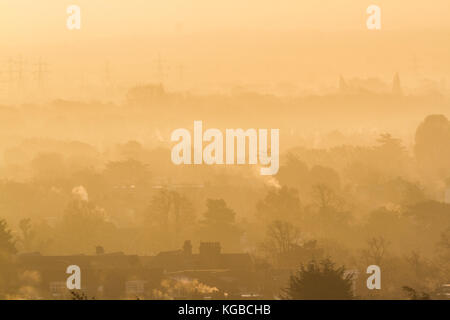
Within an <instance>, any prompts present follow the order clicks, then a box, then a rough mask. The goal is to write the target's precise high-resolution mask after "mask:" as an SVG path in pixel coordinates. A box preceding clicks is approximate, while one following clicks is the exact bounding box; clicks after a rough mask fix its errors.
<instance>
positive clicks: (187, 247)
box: [183, 240, 192, 255]
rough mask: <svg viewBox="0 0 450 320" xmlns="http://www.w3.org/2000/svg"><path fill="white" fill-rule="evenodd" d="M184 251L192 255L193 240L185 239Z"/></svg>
mask: <svg viewBox="0 0 450 320" xmlns="http://www.w3.org/2000/svg"><path fill="white" fill-rule="evenodd" d="M183 253H184V254H187V255H191V254H192V244H191V240H186V241H184V244H183Z"/></svg>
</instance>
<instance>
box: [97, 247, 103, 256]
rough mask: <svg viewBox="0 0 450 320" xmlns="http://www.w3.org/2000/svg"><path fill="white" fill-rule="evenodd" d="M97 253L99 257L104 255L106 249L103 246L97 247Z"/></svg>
mask: <svg viewBox="0 0 450 320" xmlns="http://www.w3.org/2000/svg"><path fill="white" fill-rule="evenodd" d="M95 253H96V254H97V255H101V254H104V253H105V249H103V247H102V246H96V247H95Z"/></svg>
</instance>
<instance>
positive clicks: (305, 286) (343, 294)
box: [282, 258, 354, 300]
mask: <svg viewBox="0 0 450 320" xmlns="http://www.w3.org/2000/svg"><path fill="white" fill-rule="evenodd" d="M352 277H353V274H350V273H349V274H346V273H345V267H344V266H342V267H339V268H336V267H335V264H334V263H333V262H332V261H331V260H330V259H328V258H327V259H324V260H322V261H320V262H317V261H315V260H312V261H311V262H309V263H308V264H306V265H303V264H302V265H301V267H300V270H299V271H298V272H297V273H296V274H295V275H292V276H291V277H290V279H289V286H288V287H287V288H286V289H284V290H283V293H282V297H283V298H284V299H289V300H316V299H320V300H348V299H352V298H353V297H354V295H353V290H352Z"/></svg>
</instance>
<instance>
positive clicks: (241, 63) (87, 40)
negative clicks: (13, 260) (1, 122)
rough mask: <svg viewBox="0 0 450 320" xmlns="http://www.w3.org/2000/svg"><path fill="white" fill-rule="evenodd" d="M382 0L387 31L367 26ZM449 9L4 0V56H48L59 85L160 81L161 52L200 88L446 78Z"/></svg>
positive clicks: (400, 4) (412, 2)
mask: <svg viewBox="0 0 450 320" xmlns="http://www.w3.org/2000/svg"><path fill="white" fill-rule="evenodd" d="M70 4H78V5H79V6H80V7H81V10H82V28H81V30H79V31H69V30H67V28H66V20H67V17H68V14H67V13H66V8H67V6H68V5H70ZM371 4H377V5H380V7H381V9H382V30H380V31H368V30H367V29H366V19H367V14H366V8H367V7H368V6H369V5H371ZM449 17H450V1H449V0H432V1H424V0H378V1H375V0H371V1H364V0H339V1H338V0H320V1H313V0H309V1H302V0H279V1H275V0H246V1H242V0H227V1H217V0H193V1H186V0H167V1H161V0H158V1H155V0H152V1H149V0H127V1H123V0H70V1H69V0H2V1H0V52H1V55H0V65H1V64H2V63H5V61H6V60H7V59H8V57H11V56H13V57H16V56H22V57H24V58H25V59H27V60H28V62H30V64H31V63H34V61H36V60H37V59H39V57H43V58H44V60H45V61H46V62H48V63H49V64H50V65H51V77H52V78H53V81H54V82H56V83H58V82H59V79H60V77H61V76H64V77H65V80H66V81H67V83H68V82H70V81H72V82H74V83H77V85H78V84H79V83H80V82H81V81H88V82H99V81H101V77H102V72H103V70H104V66H105V65H106V64H107V63H109V65H110V66H111V74H112V75H113V77H115V78H116V80H117V81H121V82H127V83H133V82H148V81H154V80H156V77H155V60H156V59H157V57H158V55H160V56H162V58H163V60H164V63H165V64H166V66H165V67H167V69H166V70H165V73H166V79H165V80H167V81H168V82H172V85H178V84H177V81H178V82H181V80H180V79H181V78H182V77H181V76H180V75H179V72H178V71H177V70H178V69H179V68H180V67H183V70H184V71H183V72H184V73H183V79H184V81H185V82H190V84H191V86H193V85H196V86H198V87H200V86H203V87H204V84H205V83H207V82H209V83H211V82H216V83H218V82H221V83H234V84H240V83H248V82H253V83H259V82H261V83H267V82H270V81H272V82H283V81H291V82H298V81H299V80H301V81H303V82H306V83H309V84H311V86H317V85H319V84H320V83H322V82H323V81H322V80H327V84H328V85H329V84H330V83H334V82H335V81H336V80H335V79H337V77H338V75H339V74H344V75H345V76H362V77H367V76H380V77H383V78H384V79H391V77H392V75H393V73H394V72H397V71H398V72H401V73H402V75H403V78H404V79H405V80H406V78H407V77H410V76H413V75H414V76H420V77H434V78H436V79H437V80H439V79H441V78H443V77H446V76H447V75H448V74H449V73H450V62H449V59H448V57H449V56H450V18H449ZM0 69H3V70H5V67H4V66H0ZM413 69H414V70H413ZM413 73H415V74H413ZM67 75H71V77H70V79H67ZM82 79H83V80H82ZM86 79H87V80H86Z"/></svg>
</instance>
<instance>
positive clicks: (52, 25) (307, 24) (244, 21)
mask: <svg viewBox="0 0 450 320" xmlns="http://www.w3.org/2000/svg"><path fill="white" fill-rule="evenodd" d="M69 4H78V5H80V7H81V8H82V10H83V11H82V13H83V31H82V32H83V33H88V34H89V35H91V36H96V35H97V36H98V35H106V36H111V35H113V34H114V35H117V34H123V35H135V34H148V33H152V34H158V33H160V32H173V31H175V30H176V29H178V30H179V29H180V26H182V28H183V30H185V31H186V32H198V31H207V30H217V29H241V28H244V29H271V30H277V29H320V30H344V29H356V30H360V29H363V28H365V19H366V13H365V9H366V8H367V7H368V6H369V5H370V4H377V5H380V7H381V9H382V22H383V28H385V29H386V30H392V29H404V28H413V29H429V28H439V29H443V28H445V29H450V18H449V16H450V1H448V0H432V1H424V0H377V1H374V0H370V1H364V0H339V1H336V0H320V1H313V0H308V1H302V0H280V1H274V0H246V1H241V0H227V1H218V0H195V1H186V0H169V1H161V0H158V1H154V0H153V1H148V0H127V1H122V0H94V1H92V0H76V1H75V0H70V1H69V0H58V1H55V0H2V1H1V2H0V36H1V38H2V39H4V40H5V39H6V40H13V39H15V40H16V41H20V42H22V41H24V42H34V41H42V40H44V41H45V40H47V41H51V40H54V39H57V38H59V37H61V36H63V35H64V34H65V32H66V30H65V19H66V13H65V9H66V7H67V6H68V5H69Z"/></svg>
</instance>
